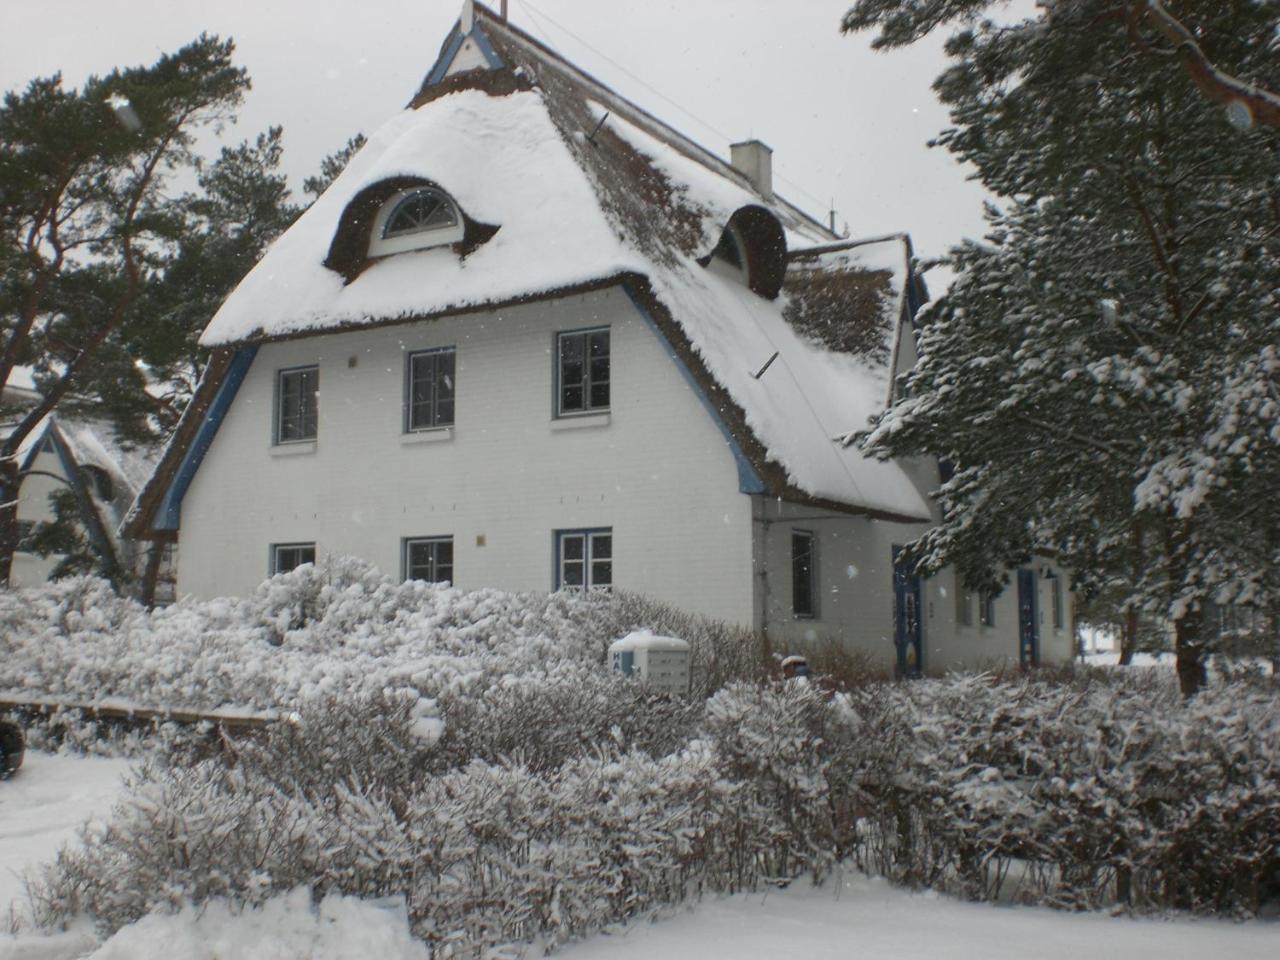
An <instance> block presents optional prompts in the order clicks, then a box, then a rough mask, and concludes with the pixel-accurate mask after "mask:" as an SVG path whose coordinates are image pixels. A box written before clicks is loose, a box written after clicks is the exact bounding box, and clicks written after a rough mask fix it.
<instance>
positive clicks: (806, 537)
mask: <svg viewBox="0 0 1280 960" xmlns="http://www.w3.org/2000/svg"><path fill="white" fill-rule="evenodd" d="M817 550H818V544H817V540H816V538H815V537H814V535H813V532H812V531H810V530H792V531H791V613H792V614H793V615H794V616H796V617H800V618H804V619H809V618H813V617H816V616H817V615H818V589H817V586H818V584H817V569H818V564H817V559H818V555H817Z"/></svg>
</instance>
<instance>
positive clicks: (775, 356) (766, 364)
mask: <svg viewBox="0 0 1280 960" xmlns="http://www.w3.org/2000/svg"><path fill="white" fill-rule="evenodd" d="M777 359H778V351H777V350H775V351H773V356H772V357H770V358H769V359H768V360H766V361H765V362H764V366H763V367H761V368H760V369H759V370H757V371H756V372H755V373H753V374H751V379H752V380H759V379H760V378H761V377H763V376H764V372H765V371H766V370H768V369H769V367H770V365H771V364H772V363H773V361H775V360H777Z"/></svg>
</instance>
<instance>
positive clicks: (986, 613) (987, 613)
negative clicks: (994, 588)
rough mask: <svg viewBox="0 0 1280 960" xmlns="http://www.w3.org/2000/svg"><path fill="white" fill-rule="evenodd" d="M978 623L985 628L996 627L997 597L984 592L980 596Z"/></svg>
mask: <svg viewBox="0 0 1280 960" xmlns="http://www.w3.org/2000/svg"><path fill="white" fill-rule="evenodd" d="M978 622H979V623H981V624H982V625H983V626H984V627H994V626H995V625H996V596H995V594H994V593H988V592H987V591H985V590H984V591H982V592H981V593H979V594H978Z"/></svg>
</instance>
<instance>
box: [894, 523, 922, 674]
mask: <svg viewBox="0 0 1280 960" xmlns="http://www.w3.org/2000/svg"><path fill="white" fill-rule="evenodd" d="M901 552H902V547H900V546H895V547H894V548H893V646H894V649H895V650H896V652H897V663H898V676H900V677H918V676H920V675H921V673H923V672H924V635H923V630H924V627H923V624H922V622H921V617H920V610H921V603H920V595H921V590H920V577H919V575H918V574H915V573H912V572H911V570H910V569H908V567H907V566H906V565H905V564H901V563H899V562H898V554H899V553H901Z"/></svg>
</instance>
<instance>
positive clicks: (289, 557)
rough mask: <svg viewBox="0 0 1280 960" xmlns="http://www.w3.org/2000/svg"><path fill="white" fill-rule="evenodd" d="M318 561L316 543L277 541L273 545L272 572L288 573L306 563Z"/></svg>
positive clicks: (273, 573)
mask: <svg viewBox="0 0 1280 960" xmlns="http://www.w3.org/2000/svg"><path fill="white" fill-rule="evenodd" d="M315 562H316V545H315V544H314V543H276V544H272V546H271V573H272V575H273V576H274V575H275V574H277V573H288V572H289V571H290V570H293V569H294V568H296V567H300V566H302V565H303V564H304V563H315Z"/></svg>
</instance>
